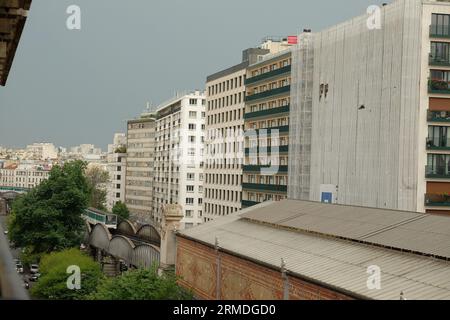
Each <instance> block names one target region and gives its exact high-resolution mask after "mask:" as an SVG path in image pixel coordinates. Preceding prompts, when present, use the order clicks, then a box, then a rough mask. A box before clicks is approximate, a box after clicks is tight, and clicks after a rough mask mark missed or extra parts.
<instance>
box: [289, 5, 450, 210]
mask: <svg viewBox="0 0 450 320" xmlns="http://www.w3.org/2000/svg"><path fill="white" fill-rule="evenodd" d="M433 14H442V15H444V17H439V18H437V17H436V16H433ZM446 15H450V4H449V3H448V2H442V1H421V0H397V1H394V2H393V3H392V4H389V5H386V6H383V7H382V8H381V20H380V26H381V28H375V29H371V28H369V27H368V24H367V23H368V19H369V16H368V15H364V16H360V17H357V18H354V19H352V20H349V21H347V22H344V23H342V24H339V25H337V26H334V27H332V28H329V29H327V30H325V31H323V32H320V33H315V34H313V35H311V42H312V46H313V52H314V62H313V66H314V67H313V76H312V86H310V87H308V86H306V87H305V86H303V85H301V84H302V83H299V82H297V83H293V85H292V90H293V92H292V97H293V98H292V99H293V100H296V102H293V105H295V107H296V108H298V107H299V106H300V105H301V103H300V100H299V99H300V98H299V97H304V96H308V95H309V94H311V97H312V117H311V151H310V159H311V166H310V179H309V180H310V181H308V179H304V180H303V181H298V180H297V181H298V182H299V188H297V189H296V188H289V189H290V190H289V196H290V197H291V198H295V199H302V198H304V199H305V198H306V199H309V200H313V201H324V202H335V203H339V204H346V205H360V206H369V207H378V208H388V209H400V210H408V211H419V212H430V213H436V212H438V213H450V211H449V209H450V199H448V198H449V197H448V196H447V194H448V193H450V174H448V168H447V167H448V166H449V165H450V157H447V155H450V144H449V143H448V142H447V141H448V139H447V127H448V126H449V125H450V122H448V121H447V117H446V114H447V112H449V113H450V103H449V100H448V99H449V98H450V89H449V81H450V73H447V72H446V71H450V56H449V54H448V52H449V51H448V50H447V49H445V48H446V47H445V45H441V44H439V45H437V44H436V42H439V43H449V42H450V31H449V20H448V19H450V18H448V16H446ZM440 19H442V20H440ZM445 21H447V23H446V22H445ZM436 24H438V25H440V26H441V27H439V28H436V27H435V28H433V25H436ZM441 29H442V30H441ZM433 30H435V31H434V32H433ZM430 31H431V32H430ZM442 46H444V49H442V48H441V47H442ZM436 48H437V49H436ZM297 50H298V49H297ZM432 50H434V57H433V55H431V57H430V53H432ZM446 50H447V51H446ZM445 52H447V53H445ZM294 56H295V55H294ZM436 56H438V57H439V59H435V58H436ZM444 56H445V57H446V59H443V58H445V57H444ZM433 60H435V61H433ZM436 60H437V61H436ZM293 63H294V64H295V63H298V62H297V61H295V58H294V62H293ZM295 70H296V72H298V73H297V74H296V75H295V76H293V80H294V82H295V81H302V79H303V80H304V79H305V78H307V77H305V76H304V74H302V72H305V70H304V69H301V68H297V69H295ZM295 79H298V80H295ZM429 80H431V81H429ZM293 107H294V106H293ZM429 110H430V112H428V111H429ZM298 120H299V119H297V120H296V121H295V123H294V121H292V122H291V126H296V128H297V130H298V131H297V132H300V130H301V121H298ZM306 122H307V121H306ZM303 124H304V123H303ZM449 132H450V131H449ZM449 136H450V135H449ZM291 139H292V137H291ZM308 153H309V150H297V152H296V153H295V154H294V156H297V158H298V159H295V160H293V161H292V162H291V164H290V165H291V167H290V169H289V171H290V180H291V182H292V181H296V174H297V173H298V167H299V166H300V161H301V160H300V158H301V157H302V156H303V157H306V158H307V157H308ZM298 155H301V156H300V157H299V156H298ZM290 156H291V155H290ZM308 185H309V188H308ZM302 188H303V190H307V191H308V192H307V193H301V192H300V189H302Z"/></svg>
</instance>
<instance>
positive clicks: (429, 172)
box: [425, 166, 450, 179]
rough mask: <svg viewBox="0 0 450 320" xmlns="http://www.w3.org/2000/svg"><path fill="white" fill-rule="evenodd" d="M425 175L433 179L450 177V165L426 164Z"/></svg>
mask: <svg viewBox="0 0 450 320" xmlns="http://www.w3.org/2000/svg"><path fill="white" fill-rule="evenodd" d="M425 176H426V177H427V178H431V179H450V168H449V167H448V166H426V167H425Z"/></svg>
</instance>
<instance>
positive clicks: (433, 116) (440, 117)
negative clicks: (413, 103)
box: [428, 111, 450, 122]
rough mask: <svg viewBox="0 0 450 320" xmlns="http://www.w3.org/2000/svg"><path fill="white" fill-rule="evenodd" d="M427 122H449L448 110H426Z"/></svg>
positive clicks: (449, 114) (449, 113)
mask: <svg viewBox="0 0 450 320" xmlns="http://www.w3.org/2000/svg"><path fill="white" fill-rule="evenodd" d="M428 122H450V111H428Z"/></svg>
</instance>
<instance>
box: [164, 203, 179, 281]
mask: <svg viewBox="0 0 450 320" xmlns="http://www.w3.org/2000/svg"><path fill="white" fill-rule="evenodd" d="M183 217H184V215H183V210H182V207H181V206H180V205H178V204H167V205H165V206H164V207H163V218H162V223H161V229H160V230H161V252H160V264H159V271H160V272H163V271H165V270H167V269H170V268H172V267H173V266H175V258H176V254H177V248H176V236H175V233H176V232H177V230H180V221H181V219H183Z"/></svg>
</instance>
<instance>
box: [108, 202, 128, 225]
mask: <svg viewBox="0 0 450 320" xmlns="http://www.w3.org/2000/svg"><path fill="white" fill-rule="evenodd" d="M112 213H114V214H115V215H117V216H118V217H119V218H121V219H122V220H126V219H128V218H129V217H130V210H128V207H127V205H126V204H125V203H123V202H122V201H119V202H117V203H116V204H115V205H114V207H113V208H112Z"/></svg>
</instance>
